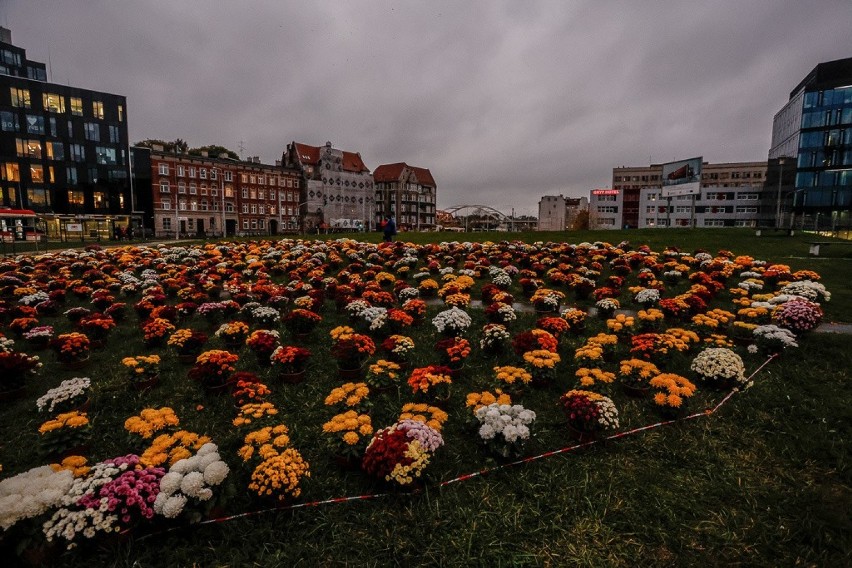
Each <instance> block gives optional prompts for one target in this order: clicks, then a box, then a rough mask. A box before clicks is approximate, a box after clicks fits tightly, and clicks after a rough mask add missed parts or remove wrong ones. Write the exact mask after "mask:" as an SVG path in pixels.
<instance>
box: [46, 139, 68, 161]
mask: <svg viewBox="0 0 852 568" xmlns="http://www.w3.org/2000/svg"><path fill="white" fill-rule="evenodd" d="M45 147H46V148H47V159H48V160H59V161H61V160H64V159H65V144H63V143H62V142H48V143H47V144H45Z"/></svg>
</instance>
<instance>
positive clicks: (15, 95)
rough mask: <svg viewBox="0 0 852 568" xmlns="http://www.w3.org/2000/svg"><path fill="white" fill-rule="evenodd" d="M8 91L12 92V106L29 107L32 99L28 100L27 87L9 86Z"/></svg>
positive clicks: (28, 92)
mask: <svg viewBox="0 0 852 568" xmlns="http://www.w3.org/2000/svg"><path fill="white" fill-rule="evenodd" d="M10 91H11V92H12V106H13V107H18V108H31V106H32V101H31V100H30V91H29V89H18V88H17V87H11V88H10Z"/></svg>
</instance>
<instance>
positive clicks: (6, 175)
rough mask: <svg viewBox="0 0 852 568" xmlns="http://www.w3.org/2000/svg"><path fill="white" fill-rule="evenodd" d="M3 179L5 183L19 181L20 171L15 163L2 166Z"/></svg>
mask: <svg viewBox="0 0 852 568" xmlns="http://www.w3.org/2000/svg"><path fill="white" fill-rule="evenodd" d="M2 173H3V179H4V180H6V181H21V170H20V168H19V167H18V164H17V163H16V162H6V163H5V164H3V170H2Z"/></svg>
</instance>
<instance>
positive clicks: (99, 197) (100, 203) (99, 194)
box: [92, 191, 109, 209]
mask: <svg viewBox="0 0 852 568" xmlns="http://www.w3.org/2000/svg"><path fill="white" fill-rule="evenodd" d="M92 200H93V201H94V205H95V209H106V208H107V207H109V199H108V198H107V194H106V192H103V191H95V192H94V193H92Z"/></svg>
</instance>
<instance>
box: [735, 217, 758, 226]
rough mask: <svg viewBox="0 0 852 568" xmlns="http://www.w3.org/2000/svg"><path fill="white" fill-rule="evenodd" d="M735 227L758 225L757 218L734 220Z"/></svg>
mask: <svg viewBox="0 0 852 568" xmlns="http://www.w3.org/2000/svg"><path fill="white" fill-rule="evenodd" d="M734 226H735V227H756V226H757V219H737V220H736V221H734Z"/></svg>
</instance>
